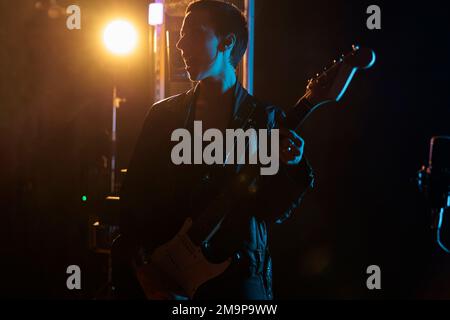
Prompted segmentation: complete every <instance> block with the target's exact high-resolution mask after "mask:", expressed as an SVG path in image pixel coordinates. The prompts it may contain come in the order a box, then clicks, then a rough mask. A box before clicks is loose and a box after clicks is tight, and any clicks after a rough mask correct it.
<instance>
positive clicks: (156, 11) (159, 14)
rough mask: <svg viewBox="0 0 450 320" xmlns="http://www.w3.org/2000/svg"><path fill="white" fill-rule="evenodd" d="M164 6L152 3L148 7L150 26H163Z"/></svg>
mask: <svg viewBox="0 0 450 320" xmlns="http://www.w3.org/2000/svg"><path fill="white" fill-rule="evenodd" d="M163 21H164V6H163V4H162V3H150V4H149V6H148V24H149V25H152V26H157V25H161V24H163Z"/></svg>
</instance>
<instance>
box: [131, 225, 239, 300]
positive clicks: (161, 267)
mask: <svg viewBox="0 0 450 320" xmlns="http://www.w3.org/2000/svg"><path fill="white" fill-rule="evenodd" d="M191 226H192V220H191V219H190V218H188V219H186V221H185V222H184V224H183V226H182V228H181V229H180V231H179V232H178V233H177V234H176V235H175V237H174V238H173V239H172V240H170V241H169V242H167V243H165V244H163V245H161V246H160V247H158V248H157V249H155V251H154V252H153V254H152V255H151V257H150V261H149V263H147V264H145V265H144V266H142V267H139V268H137V270H136V274H137V277H138V280H139V283H140V285H141V287H142V289H143V290H144V293H145V295H146V297H147V298H148V299H170V298H171V296H170V295H171V294H177V295H183V296H187V297H189V298H191V299H192V297H193V296H194V294H195V292H196V290H197V288H198V287H199V286H200V285H202V284H203V283H205V282H206V281H208V280H210V279H213V278H215V277H217V276H218V275H220V274H222V273H223V272H224V271H225V270H226V269H227V268H228V266H229V265H230V263H231V258H229V259H227V260H226V261H224V262H222V263H211V262H209V261H208V260H207V259H206V257H205V256H204V255H203V252H202V249H201V247H200V246H197V245H195V244H194V242H193V241H192V240H191V239H190V237H189V235H188V234H187V232H188V231H189V229H190V228H191Z"/></svg>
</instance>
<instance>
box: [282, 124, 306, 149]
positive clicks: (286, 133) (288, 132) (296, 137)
mask: <svg viewBox="0 0 450 320" xmlns="http://www.w3.org/2000/svg"><path fill="white" fill-rule="evenodd" d="M280 135H281V136H283V137H288V138H290V139H292V140H294V141H296V143H297V144H299V145H303V144H304V143H305V142H304V140H303V139H302V138H301V137H300V136H299V135H298V134H297V132H295V131H294V130H289V129H286V128H283V127H282V128H280Z"/></svg>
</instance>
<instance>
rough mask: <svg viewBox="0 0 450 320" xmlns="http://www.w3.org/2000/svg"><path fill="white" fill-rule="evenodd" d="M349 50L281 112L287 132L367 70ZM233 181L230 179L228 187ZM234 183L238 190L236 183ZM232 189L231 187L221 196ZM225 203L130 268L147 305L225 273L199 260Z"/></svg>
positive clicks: (368, 53)
mask: <svg viewBox="0 0 450 320" xmlns="http://www.w3.org/2000/svg"><path fill="white" fill-rule="evenodd" d="M352 49H353V50H352V51H351V52H350V53H348V54H347V55H342V56H341V57H340V58H339V59H338V60H335V61H333V64H332V65H331V67H329V68H328V69H325V71H323V72H322V73H321V74H317V75H316V77H315V78H313V79H310V80H309V81H308V84H307V86H306V93H305V95H304V96H302V97H301V98H300V99H299V100H298V102H297V103H296V104H295V106H294V107H292V108H291V109H290V110H288V112H287V118H286V124H287V127H288V128H289V129H292V130H297V129H298V128H299V127H300V125H301V124H302V122H303V121H304V120H305V119H306V118H307V116H308V115H310V114H311V113H312V112H313V111H314V110H315V109H317V108H318V107H320V106H322V105H324V104H326V103H329V102H337V101H339V100H340V99H341V98H342V96H343V95H344V93H345V91H346V90H347V89H348V86H349V84H350V82H351V81H352V79H353V77H354V75H355V73H356V71H358V70H362V69H367V68H370V67H371V66H372V65H373V64H374V62H375V53H374V51H373V50H371V49H368V48H358V47H357V46H353V48H352ZM238 180H239V179H238V178H236V180H232V182H231V183H236V182H235V181H238ZM251 180H252V179H247V181H251ZM239 183H240V184H241V185H242V179H240V180H239ZM233 188H234V186H232V187H231V188H224V190H233ZM230 198H232V197H231V195H230V194H227V193H226V192H224V193H222V194H221V195H220V196H219V197H218V198H217V199H216V200H215V201H213V202H211V204H210V205H209V207H208V208H207V210H206V212H205V213H204V214H202V217H203V219H199V220H195V221H193V220H192V219H191V218H187V219H186V221H185V222H184V225H183V226H182V228H181V230H180V231H179V232H178V233H177V234H176V235H175V236H174V238H173V239H172V240H170V241H169V242H167V243H165V244H163V245H161V246H160V247H158V248H156V250H154V251H153V253H152V254H151V255H150V259H149V260H148V262H147V263H146V264H144V265H142V266H139V267H136V268H135V269H136V270H135V271H136V275H137V278H138V281H139V284H140V286H141V287H142V289H143V291H144V292H145V295H146V297H147V298H148V299H170V298H171V297H172V296H171V294H178V295H182V296H186V297H189V298H192V297H193V296H194V294H195V292H196V290H197V288H198V287H199V286H200V285H202V284H203V283H205V282H206V281H208V280H210V279H213V278H215V277H217V276H218V275H220V274H221V273H223V272H224V271H225V270H226V269H227V268H228V266H229V265H230V263H231V258H229V259H227V260H225V261H223V262H222V263H211V262H210V261H208V259H207V258H206V257H205V254H204V249H205V248H206V247H207V244H208V240H209V239H210V238H211V237H212V235H213V234H214V233H215V231H217V230H218V228H219V227H220V224H221V222H222V219H223V217H224V215H226V212H227V209H228V208H229V204H230Z"/></svg>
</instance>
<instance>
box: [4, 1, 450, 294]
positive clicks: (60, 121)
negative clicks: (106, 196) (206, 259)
mask: <svg viewBox="0 0 450 320" xmlns="http://www.w3.org/2000/svg"><path fill="white" fill-rule="evenodd" d="M256 2H257V4H256V39H255V40H256V42H255V95H256V96H258V97H259V98H260V99H261V100H266V101H269V102H273V103H275V104H277V105H279V106H281V107H288V106H290V105H293V104H294V103H295V101H296V100H297V99H298V98H299V97H300V96H301V95H302V94H303V93H304V88H305V85H306V80H307V79H309V78H310V77H311V76H313V75H314V74H315V73H316V72H318V71H320V70H321V68H322V67H323V66H324V65H327V64H329V62H330V61H332V60H333V59H334V58H336V57H337V56H339V55H340V54H341V53H345V52H347V51H349V50H350V47H351V45H352V44H354V43H357V44H359V45H361V46H368V47H371V48H373V49H374V50H375V52H376V54H377V61H376V63H375V66H374V67H373V68H372V69H369V70H366V71H363V72H361V73H359V74H357V75H356V78H355V81H354V82H353V83H352V86H350V88H349V90H348V92H347V93H346V95H345V96H344V98H343V99H342V101H341V102H340V103H339V104H338V105H329V106H327V107H326V108H325V107H324V108H322V109H319V110H318V111H317V112H315V113H314V114H313V115H312V116H311V118H309V120H308V122H307V123H306V124H305V126H304V128H303V131H302V136H303V137H304V139H305V141H306V147H305V148H306V149H305V150H306V155H307V157H308V159H309V160H310V162H311V164H312V166H313V168H314V170H315V172H316V187H315V189H314V190H313V191H312V192H310V193H309V194H308V195H307V197H306V199H305V201H304V203H303V204H302V206H301V207H300V210H298V211H297V212H296V214H295V218H293V219H292V220H291V221H289V222H288V223H286V224H284V225H281V226H277V227H276V228H274V230H273V232H272V237H271V242H272V243H271V250H272V254H273V257H274V289H275V294H276V296H277V297H278V298H282V299H299V298H327V299H328V298H332V299H335V298H374V299H379V298H450V277H449V276H448V272H447V270H446V269H447V268H448V267H450V264H449V261H448V260H449V259H448V257H446V256H445V255H444V254H443V253H442V251H439V250H438V249H437V247H436V245H435V243H434V242H433V241H431V236H432V234H431V233H430V231H429V228H428V225H429V222H430V219H429V214H428V213H427V212H426V211H425V210H424V208H423V203H422V201H421V198H420V196H419V194H418V193H417V192H416V190H415V188H414V178H415V176H416V172H417V170H418V169H419V168H420V167H421V165H423V164H426V160H427V156H428V144H429V140H430V138H431V137H432V136H433V135H449V134H450V130H449V129H450V128H449V119H450V112H449V97H448V94H447V92H448V89H447V85H448V84H449V75H448V72H449V70H450V68H449V59H448V57H449V56H450V52H449V42H448V38H449V32H448V22H447V17H446V12H445V10H444V8H445V7H444V6H443V5H442V4H441V3H439V2H437V1H427V2H426V4H422V5H420V6H419V5H415V4H414V3H413V2H395V3H393V2H387V1H386V2H380V1H377V2H371V1H370V2H369V1H277V2H275V1H263V0H258V1H256ZM35 3H36V1H32V0H24V1H20V2H19V1H15V2H12V1H6V0H0V19H1V22H0V39H1V46H0V70H1V74H2V75H1V84H0V103H1V105H0V142H1V150H2V153H1V158H0V159H1V163H0V167H1V169H2V173H1V177H2V179H1V186H0V187H1V190H0V194H1V200H0V201H1V207H0V210H1V220H0V221H1V222H2V232H1V243H2V245H1V246H0V249H1V256H2V261H1V265H2V267H1V268H2V272H1V276H0V287H1V288H2V290H1V294H0V295H1V296H5V297H34V298H92V297H94V296H95V295H96V293H97V292H98V290H99V289H100V288H101V286H102V285H103V284H104V283H105V282H106V268H107V260H106V258H105V256H104V255H101V254H98V253H94V252H92V251H91V250H89V249H88V240H87V239H88V237H87V233H88V216H89V214H90V213H92V211H93V210H95V207H92V206H91V205H90V202H89V201H88V202H87V203H83V202H82V201H81V195H83V194H88V195H89V197H90V198H89V199H96V197H98V196H99V194H101V192H99V191H98V190H104V189H105V185H106V184H107V183H108V182H107V179H108V177H107V173H106V172H105V170H104V168H103V166H102V164H103V161H104V158H102V156H107V155H108V153H109V130H110V129H109V128H110V117H111V115H110V112H111V107H110V106H111V90H112V89H111V88H112V85H113V83H116V84H117V85H118V87H119V93H120V95H121V96H125V97H126V98H127V102H126V103H125V104H123V105H122V107H121V108H120V109H119V115H118V116H119V124H118V125H119V128H118V130H119V149H118V150H119V167H122V168H126V165H127V162H128V160H129V158H130V156H131V152H132V149H133V145H134V143H135V141H136V138H137V135H138V133H139V129H140V125H141V124H142V121H143V117H144V114H145V111H146V108H147V107H148V106H149V105H151V104H152V103H153V102H154V101H153V99H154V98H153V95H152V92H153V88H152V85H151V83H152V80H153V79H152V74H151V72H150V71H149V70H150V69H149V68H150V67H149V57H148V50H149V48H148V44H147V43H146V42H145V40H144V39H145V36H146V32H147V24H146V23H147V21H146V19H147V1H138V0H136V1H118V0H117V1H112V0H111V1H109V0H96V1H94V0H89V1H88V0H84V1H77V2H75V1H58V4H59V5H60V6H61V7H63V8H65V7H66V6H68V5H69V4H72V3H73V4H79V5H80V7H81V12H82V13H81V14H82V25H81V26H82V29H81V30H74V31H69V30H67V29H66V27H65V17H64V16H59V17H55V18H50V17H49V16H48V14H47V11H46V10H44V9H39V8H36V5H35ZM42 3H43V5H44V6H45V5H47V4H48V3H47V1H42ZM371 4H377V5H379V6H380V7H381V19H382V22H381V23H382V29H381V30H368V29H367V28H366V19H367V17H368V15H367V14H366V8H367V7H368V6H369V5H371ZM118 13H120V14H121V15H122V16H127V17H130V18H131V19H133V20H134V21H135V23H136V25H137V26H138V28H139V32H140V35H141V38H140V39H141V42H140V45H139V47H138V48H137V50H136V52H135V53H134V54H133V55H132V56H130V57H129V58H127V59H122V60H119V59H116V60H114V59H113V58H111V57H110V55H109V54H108V53H107V52H105V50H104V49H103V47H102V46H103V45H102V43H101V41H100V34H101V28H102V27H103V25H104V24H105V23H106V22H107V21H108V20H109V19H110V18H112V17H114V16H115V15H116V14H118ZM114 79H115V81H114ZM106 188H107V185H106ZM71 264H76V265H79V266H80V267H81V270H82V290H79V291H69V290H68V289H67V288H66V277H67V275H66V268H67V266H68V265H71ZM371 264H375V265H379V266H380V267H381V272H382V277H381V283H382V290H378V291H369V290H368V289H367V288H366V279H367V277H368V275H367V274H366V268H367V266H369V265H371Z"/></svg>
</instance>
